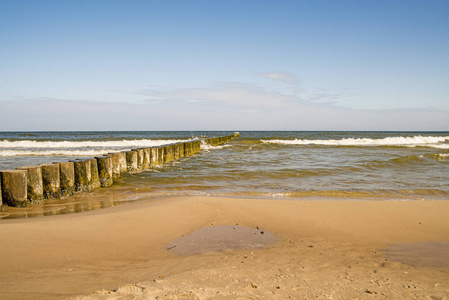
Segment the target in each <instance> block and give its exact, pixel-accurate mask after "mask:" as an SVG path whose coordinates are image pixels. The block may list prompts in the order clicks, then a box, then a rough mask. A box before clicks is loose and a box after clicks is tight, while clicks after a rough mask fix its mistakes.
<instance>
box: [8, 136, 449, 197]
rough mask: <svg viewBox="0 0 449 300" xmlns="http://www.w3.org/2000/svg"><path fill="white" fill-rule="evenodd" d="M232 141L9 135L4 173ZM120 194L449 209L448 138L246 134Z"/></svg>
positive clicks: (145, 175) (126, 182) (133, 182)
mask: <svg viewBox="0 0 449 300" xmlns="http://www.w3.org/2000/svg"><path fill="white" fill-rule="evenodd" d="M233 133H234V132H221V131H218V132H211V131H204V132H200V131H196V132H195V131H194V132H191V131H176V132H175V131H173V132H2V133H0V169H13V168H16V167H20V166H25V165H36V164H40V163H50V162H61V161H68V160H70V159H74V158H83V157H93V156H97V155H101V154H105V153H109V152H119V151H125V150H129V149H132V148H137V147H152V146H158V145H164V144H170V143H174V142H181V141H189V140H193V139H198V138H204V137H214V136H223V135H229V134H233ZM114 187H115V189H116V190H117V192H118V191H119V190H120V192H121V193H126V194H127V195H131V194H135V195H137V194H145V196H146V197H153V196H154V197H160V196H165V195H213V196H233V197H235V196H237V197H239V196H242V197H263V198H276V199H278V198H282V199H305V198H307V199H310V198H311V197H318V198H319V197H333V198H334V199H357V200H364V199H400V200H421V199H443V200H447V199H449V132H315V131H311V132H304V131H288V132H287V131H240V138H238V139H233V140H232V141H231V142H229V143H227V144H225V145H221V146H217V147H211V146H207V145H203V146H202V150H201V151H200V152H199V153H197V154H196V155H194V156H189V157H184V158H181V159H180V160H177V161H174V162H170V163H167V164H164V165H162V166H157V167H155V168H152V169H149V170H146V171H144V172H142V173H139V174H135V175H126V176H123V177H122V178H120V179H119V180H116V182H115V185H114ZM61 201H62V200H61Z"/></svg>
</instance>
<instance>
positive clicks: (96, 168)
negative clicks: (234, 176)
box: [0, 134, 238, 207]
mask: <svg viewBox="0 0 449 300" xmlns="http://www.w3.org/2000/svg"><path fill="white" fill-rule="evenodd" d="M233 137H238V134H234V135H229V136H223V137H214V138H207V139H202V140H192V141H187V142H181V143H175V144H169V145H163V146H158V147H150V148H137V149H132V150H130V151H124V152H119V153H108V154H106V155H102V156H98V157H94V158H87V159H76V160H72V161H68V162H59V163H53V164H42V165H37V166H25V167H20V168H17V169H15V170H5V171H0V177H1V178H0V181H1V188H0V205H1V206H3V205H7V206H13V207H25V206H27V204H28V203H32V204H33V203H41V202H42V201H44V200H45V199H60V198H61V197H66V196H70V195H73V194H75V193H77V192H89V191H92V190H93V189H96V188H99V187H108V186H111V185H112V183H113V181H114V178H118V177H120V176H121V175H122V174H134V173H139V172H141V171H143V170H146V169H149V168H151V167H154V166H157V165H161V164H164V163H167V162H170V161H173V160H176V159H179V158H181V157H184V156H189V155H193V154H195V153H197V152H198V151H200V149H201V143H206V144H208V145H212V146H217V145H220V144H223V143H225V142H228V141H229V140H230V139H231V138H233Z"/></svg>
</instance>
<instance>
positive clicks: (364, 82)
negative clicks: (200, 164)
mask: <svg viewBox="0 0 449 300" xmlns="http://www.w3.org/2000/svg"><path fill="white" fill-rule="evenodd" d="M448 16H449V1H447V0H440V1H439V0H428V1H414V0H406V1H405V0H404V1H400V0H397V1H374V0H372V1H367V0H357V1H347V0H341V1H330V0H328V1H320V0H316V1H301V0H297V1H294V0H288V1H286V0H272V1H271V0H257V1H253V0H205V1H199V0H198V1H197V0H178V1H175V0H164V1H162V0H161V1H152V0H147V1H135V0H129V1H115V0H107V1H103V0H93V1H91V0H89V1H87V0H64V1H60V0H55V1H52V0H15V1H12V0H0V45H1V46H0V131H39V130H43V131H55V130H75V131H76V130H143V131H147V130H150V131H151V130H157V131H159V130H241V131H243V130H407V131H420V130H422V131H449V17H448Z"/></svg>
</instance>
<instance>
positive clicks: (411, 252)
mask: <svg viewBox="0 0 449 300" xmlns="http://www.w3.org/2000/svg"><path fill="white" fill-rule="evenodd" d="M383 251H384V252H385V255H386V257H387V259H389V260H393V261H397V262H400V263H404V264H408V265H413V266H419V267H427V268H445V269H449V242H431V243H421V244H398V245H391V246H389V247H387V248H385V249H383Z"/></svg>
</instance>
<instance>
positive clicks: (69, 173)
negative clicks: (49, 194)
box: [55, 161, 75, 196]
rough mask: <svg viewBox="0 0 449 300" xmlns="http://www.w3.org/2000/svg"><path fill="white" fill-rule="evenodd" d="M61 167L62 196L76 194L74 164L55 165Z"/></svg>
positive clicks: (61, 163) (60, 184) (62, 163)
mask: <svg viewBox="0 0 449 300" xmlns="http://www.w3.org/2000/svg"><path fill="white" fill-rule="evenodd" d="M55 164H58V165H59V186H60V188H61V196H71V195H73V194H75V164H74V163H73V162H69V161H68V162H60V163H55Z"/></svg>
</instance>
